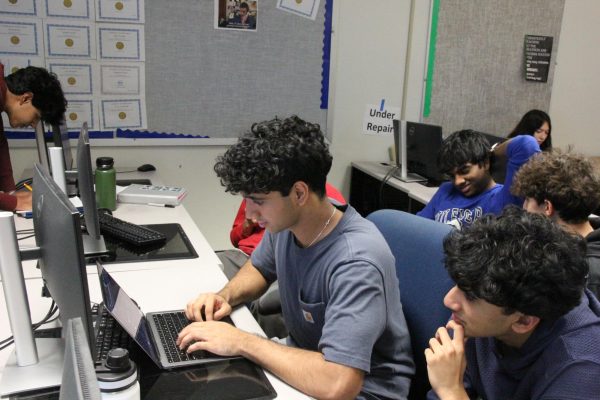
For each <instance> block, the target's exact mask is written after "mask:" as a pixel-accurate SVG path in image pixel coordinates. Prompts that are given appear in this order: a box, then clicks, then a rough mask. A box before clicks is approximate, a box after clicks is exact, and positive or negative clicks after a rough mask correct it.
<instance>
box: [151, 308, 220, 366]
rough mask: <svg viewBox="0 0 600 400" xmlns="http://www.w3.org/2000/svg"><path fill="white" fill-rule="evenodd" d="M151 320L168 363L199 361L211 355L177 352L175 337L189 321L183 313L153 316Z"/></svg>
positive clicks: (199, 352) (195, 352) (204, 352)
mask: <svg viewBox="0 0 600 400" xmlns="http://www.w3.org/2000/svg"><path fill="white" fill-rule="evenodd" d="M152 318H153V319H154V323H155V324H156V328H157V329H158V334H159V336H160V342H161V343H162V346H163V349H164V350H165V353H166V355H167V360H169V362H178V361H188V360H199V359H202V358H206V356H207V355H213V354H212V353H209V352H206V351H202V350H201V351H194V352H192V353H189V354H188V353H186V352H185V349H184V350H179V348H178V347H177V344H176V342H175V341H176V340H177V336H178V335H179V332H181V330H182V329H183V328H185V327H186V326H187V325H188V324H189V323H190V322H191V321H190V320H188V319H187V318H186V316H185V313H184V312H183V311H176V312H168V313H162V314H153V315H152Z"/></svg>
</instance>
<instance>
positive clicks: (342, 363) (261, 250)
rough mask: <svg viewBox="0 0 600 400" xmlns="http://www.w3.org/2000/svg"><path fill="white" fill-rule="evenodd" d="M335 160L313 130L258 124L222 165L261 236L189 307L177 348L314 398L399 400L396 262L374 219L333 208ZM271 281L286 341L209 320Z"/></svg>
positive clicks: (293, 122) (401, 338)
mask: <svg viewBox="0 0 600 400" xmlns="http://www.w3.org/2000/svg"><path fill="white" fill-rule="evenodd" d="M331 163H332V157H331V155H330V153H329V149H328V146H327V144H326V143H325V139H324V137H323V134H322V132H321V130H320V127H319V125H317V124H312V123H309V122H305V121H303V120H302V119H300V118H298V117H295V116H294V117H290V118H286V119H284V120H279V119H274V120H271V121H265V122H262V123H259V124H254V125H253V127H252V129H251V131H250V132H248V133H247V134H245V135H243V136H242V137H241V138H240V139H239V140H238V142H237V144H235V145H234V146H232V147H230V148H229V149H228V150H227V152H225V154H224V155H223V156H221V157H219V158H218V160H217V163H216V164H215V172H216V173H217V176H219V178H220V179H221V184H222V185H223V186H225V190H226V191H227V192H231V193H241V194H242V196H243V197H244V198H245V199H246V216H247V217H248V218H252V219H255V220H256V221H258V224H259V226H261V227H263V228H265V230H266V231H265V234H264V236H263V238H262V240H261V242H260V244H259V245H258V247H257V248H256V249H255V250H254V251H253V252H252V256H251V258H250V260H249V261H248V262H247V263H246V264H245V265H244V266H243V267H242V268H241V270H240V271H239V272H238V273H237V274H236V275H235V276H234V277H233V279H231V280H230V281H229V283H227V285H225V287H223V289H221V290H220V291H219V292H218V293H205V294H201V295H200V296H199V297H198V298H197V299H195V300H193V301H191V302H190V303H188V305H187V308H186V314H187V317H188V318H189V319H190V320H192V321H197V322H194V323H192V324H190V325H188V326H187V327H186V328H184V329H183V330H182V331H181V333H180V334H179V338H178V344H179V346H180V348H181V349H187V351H188V352H191V351H195V350H208V351H210V352H213V353H217V354H221V355H242V356H244V357H246V358H248V359H250V360H251V361H253V362H255V363H257V364H259V365H260V366H262V367H263V368H266V369H268V370H269V371H270V372H272V373H273V374H275V375H277V376H278V377H279V378H281V379H282V380H284V381H285V382H287V383H288V384H289V385H291V386H293V387H295V388H297V389H298V390H301V391H302V392H304V393H306V394H308V395H309V396H311V397H315V398H344V399H346V398H348V399H350V398H359V399H374V398H386V399H406V396H407V395H408V390H409V386H410V378H411V376H412V375H413V374H414V363H413V361H412V357H411V354H410V353H411V350H410V337H409V334H408V330H407V327H406V321H405V320H404V314H403V313H402V305H401V303H400V291H399V288H398V278H397V276H396V270H395V262H394V256H393V255H392V253H391V251H390V249H389V247H388V245H387V243H386V241H385V239H384V238H383V236H382V235H381V233H380V232H379V231H378V230H377V228H376V227H375V226H374V225H373V224H372V223H371V222H369V221H367V220H366V219H364V218H362V217H361V216H360V215H359V214H358V213H357V212H356V210H354V208H352V207H351V206H349V205H347V206H342V207H339V208H338V207H336V206H335V205H333V204H332V203H331V202H330V201H329V199H328V198H327V196H326V194H325V181H326V178H327V173H328V172H329V170H330V168H331ZM275 279H278V282H279V294H280V297H281V308H282V313H283V318H284V320H285V324H286V326H287V328H288V329H289V332H290V335H289V336H288V338H287V345H281V344H279V343H276V342H274V341H271V340H268V339H264V338H261V337H258V336H256V335H253V334H249V333H246V332H243V331H241V330H239V329H237V328H235V327H233V326H231V325H228V324H226V323H222V322H218V321H215V320H219V319H221V318H223V317H224V316H226V315H228V314H230V313H231V311H232V307H235V306H237V305H239V304H244V303H247V302H249V301H251V300H254V299H256V298H258V297H259V296H260V295H262V293H264V291H265V290H266V289H267V287H268V285H269V284H270V283H271V282H273V281H274V280H275ZM202 311H204V314H205V315H204V316H203V315H202ZM205 319H206V321H204V320H205Z"/></svg>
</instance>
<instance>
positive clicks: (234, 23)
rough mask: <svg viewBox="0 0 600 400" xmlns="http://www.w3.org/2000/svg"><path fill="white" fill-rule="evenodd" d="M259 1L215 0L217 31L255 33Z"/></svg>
mask: <svg viewBox="0 0 600 400" xmlns="http://www.w3.org/2000/svg"><path fill="white" fill-rule="evenodd" d="M257 20H258V0H215V29H234V30H244V31H250V32H255V31H256V21H257Z"/></svg>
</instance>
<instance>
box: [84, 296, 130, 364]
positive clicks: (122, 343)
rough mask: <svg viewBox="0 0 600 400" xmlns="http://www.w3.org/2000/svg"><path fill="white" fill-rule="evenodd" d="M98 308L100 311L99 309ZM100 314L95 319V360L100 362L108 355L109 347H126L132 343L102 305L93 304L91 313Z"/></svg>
mask: <svg viewBox="0 0 600 400" xmlns="http://www.w3.org/2000/svg"><path fill="white" fill-rule="evenodd" d="M99 310H100V311H99ZM98 312H100V314H99V315H98V316H97V319H96V327H95V331H96V361H97V362H100V361H102V360H104V359H106V357H108V352H109V351H110V350H111V349H115V348H117V347H120V348H122V349H128V348H129V347H130V346H131V344H132V343H133V339H131V337H130V336H129V334H128V333H127V332H126V331H125V330H124V329H123V328H122V327H121V325H119V323H118V322H117V321H116V320H115V319H114V318H113V316H112V315H110V314H109V313H108V310H106V308H104V307H103V306H98V305H97V304H95V305H94V306H93V307H92V314H94V313H95V314H98Z"/></svg>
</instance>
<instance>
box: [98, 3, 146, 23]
mask: <svg viewBox="0 0 600 400" xmlns="http://www.w3.org/2000/svg"><path fill="white" fill-rule="evenodd" d="M96 10H97V12H98V13H97V16H96V20H97V21H104V22H135V23H143V22H144V0H97V3H96Z"/></svg>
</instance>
